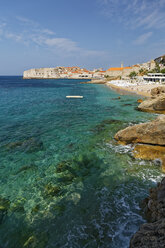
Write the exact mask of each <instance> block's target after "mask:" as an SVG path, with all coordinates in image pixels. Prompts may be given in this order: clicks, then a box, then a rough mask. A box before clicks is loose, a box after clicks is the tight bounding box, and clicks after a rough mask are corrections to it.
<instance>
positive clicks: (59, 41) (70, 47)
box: [45, 38, 79, 52]
mask: <svg viewBox="0 0 165 248" xmlns="http://www.w3.org/2000/svg"><path fill="white" fill-rule="evenodd" d="M45 44H46V45H48V46H51V47H57V48H59V49H62V50H64V51H67V52H74V51H77V50H79V48H78V46H77V44H76V42H74V41H72V40H69V39H66V38H52V39H46V40H45Z"/></svg>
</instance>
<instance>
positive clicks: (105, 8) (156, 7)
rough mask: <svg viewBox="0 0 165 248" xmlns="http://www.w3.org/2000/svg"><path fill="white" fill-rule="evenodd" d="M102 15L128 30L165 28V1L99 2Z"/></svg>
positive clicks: (128, 0)
mask: <svg viewBox="0 0 165 248" xmlns="http://www.w3.org/2000/svg"><path fill="white" fill-rule="evenodd" d="M98 2H99V3H100V5H101V9H102V14H103V15H105V16H106V17H108V18H111V19H112V20H113V21H114V22H118V21H119V22H120V23H121V24H122V25H123V26H126V27H127V28H134V29H135V28H139V27H141V28H145V29H152V28H154V29H158V28H163V27H165V21H164V20H165V12H164V8H165V0H158V1H155V0H132V1H130V0H122V1H120V0H104V1H103V0H98Z"/></svg>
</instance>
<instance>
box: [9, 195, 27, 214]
mask: <svg viewBox="0 0 165 248" xmlns="http://www.w3.org/2000/svg"><path fill="white" fill-rule="evenodd" d="M25 201H26V199H25V198H20V199H16V201H15V202H12V203H11V206H10V210H11V211H13V212H24V211H25V210H24V204H25Z"/></svg>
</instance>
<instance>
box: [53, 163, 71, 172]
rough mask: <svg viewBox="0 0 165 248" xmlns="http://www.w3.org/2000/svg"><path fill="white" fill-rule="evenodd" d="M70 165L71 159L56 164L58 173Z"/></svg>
mask: <svg viewBox="0 0 165 248" xmlns="http://www.w3.org/2000/svg"><path fill="white" fill-rule="evenodd" d="M69 165H70V162H69V161H62V162H60V163H58V164H57V166H56V173H61V172H64V171H66V170H67V169H68V166H69Z"/></svg>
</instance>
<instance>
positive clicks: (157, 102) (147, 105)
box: [138, 94, 165, 112]
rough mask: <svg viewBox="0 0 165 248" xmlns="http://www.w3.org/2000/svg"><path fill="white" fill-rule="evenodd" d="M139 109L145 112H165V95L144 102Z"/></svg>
mask: <svg viewBox="0 0 165 248" xmlns="http://www.w3.org/2000/svg"><path fill="white" fill-rule="evenodd" d="M138 109H139V110H141V111H145V112H163V111H165V94H161V95H160V96H158V97H156V98H151V99H148V100H146V101H144V102H142V103H141V104H140V105H139V106H138Z"/></svg>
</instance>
